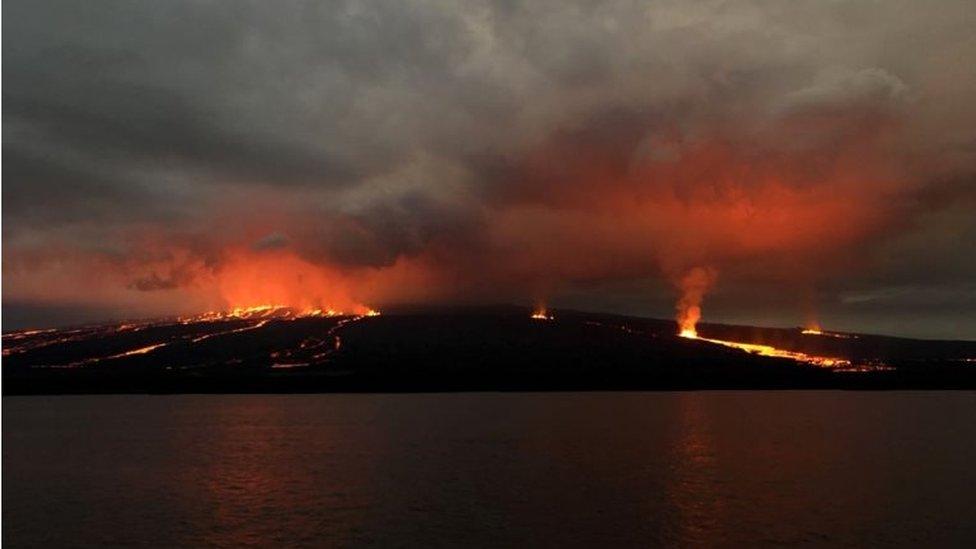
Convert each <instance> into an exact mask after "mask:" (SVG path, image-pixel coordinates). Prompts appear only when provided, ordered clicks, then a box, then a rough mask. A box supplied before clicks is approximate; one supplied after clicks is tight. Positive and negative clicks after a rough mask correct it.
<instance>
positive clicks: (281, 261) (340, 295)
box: [214, 251, 375, 315]
mask: <svg viewBox="0 0 976 549" xmlns="http://www.w3.org/2000/svg"><path fill="white" fill-rule="evenodd" d="M214 277H215V283H216V287H217V291H218V292H219V293H220V297H221V299H222V300H223V301H224V303H226V305H227V307H228V308H230V309H231V310H237V311H245V312H247V311H260V310H263V309H266V308H282V307H290V308H292V309H295V310H297V311H306V312H321V313H322V314H355V315H370V314H375V311H373V310H372V309H371V308H369V307H368V306H366V305H364V304H362V303H360V302H359V301H357V300H355V299H354V298H353V297H352V293H353V288H352V287H351V285H350V283H349V280H348V277H347V276H345V275H344V274H343V273H341V272H338V271H336V270H333V269H329V268H327V267H325V266H321V265H314V264H312V263H309V262H307V261H305V260H303V259H301V258H299V257H297V256H295V255H294V254H292V253H289V252H275V253H267V252H265V253H251V252H243V251H233V252H229V253H228V254H227V258H226V260H225V262H224V263H223V264H222V265H221V267H220V268H219V269H218V270H217V271H216V272H215V273H214ZM269 303H274V304H275V305H273V306H271V305H267V304H269Z"/></svg>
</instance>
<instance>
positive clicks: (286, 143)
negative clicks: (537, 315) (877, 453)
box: [2, 0, 976, 339]
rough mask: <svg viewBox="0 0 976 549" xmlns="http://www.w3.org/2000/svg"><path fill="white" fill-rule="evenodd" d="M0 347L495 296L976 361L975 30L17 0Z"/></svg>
mask: <svg viewBox="0 0 976 549" xmlns="http://www.w3.org/2000/svg"><path fill="white" fill-rule="evenodd" d="M4 16H5V17H4V18H3V77H4V78H3V81H4V84H5V86H4V87H3V117H4V124H3V160H5V162H4V164H3V188H2V198H3V205H2V214H3V224H2V229H3V236H2V240H3V321H4V329H9V328H14V327H17V326H26V325H49V324H64V323H71V322H79V321H82V320H86V321H87V320H94V319H98V318H102V317H104V318H108V317H113V318H124V317H131V316H147V315H155V314H164V313H183V312H198V311H202V310H206V309H213V308H220V307H228V306H238V305H254V304H260V303H283V304H290V305H295V306H321V305H326V306H335V307H337V308H342V309H347V308H349V307H353V306H355V305H357V304H367V305H370V306H382V305H384V304H396V303H418V302H419V303H478V302H508V303H524V304H526V305H531V304H534V303H537V302H546V303H548V304H550V305H551V306H557V307H558V306H565V307H575V308H580V309H595V310H606V311H615V312H622V313H631V314H642V315H647V316H656V317H669V316H672V315H673V314H674V302H675V301H676V300H677V298H678V297H679V296H680V295H681V294H682V292H687V291H688V288H687V287H686V281H687V275H688V273H689V272H692V271H693V270H694V269H696V268H701V269H707V270H708V272H711V273H715V277H714V280H710V281H709V282H710V284H709V285H708V287H707V288H704V297H703V300H704V301H703V303H702V309H703V319H704V320H706V321H732V322H746V323H756V324H777V325H800V324H804V323H808V322H819V323H821V324H823V325H824V326H825V327H828V328H835V329H848V330H859V331H866V332H881V333H894V334H900V335H914V336H921V337H944V338H967V339H976V314H974V313H976V215H974V214H976V33H974V32H973V29H974V28H976V4H974V3H973V2H972V1H965V0H958V1H957V0H943V1H940V2H922V1H920V0H915V1H905V0H892V1H885V2H882V1H869V0H863V1H841V0H831V1H827V0H821V1H798V2H779V1H762V0H726V1H717V0H716V1H701V2H689V1H677V0H674V1H650V2H635V1H605V2H586V1H581V2H574V1H565V0H559V1H556V0H553V1H547V0H538V1H530V2H518V1H509V0H506V1H496V2H491V1H464V2H448V1H402V2H369V1H350V2H326V3H311V2H308V3H305V2H238V1H206V2H205V1H197V2H186V1H166V2H128V1H126V2H109V1H106V2H75V1H65V2H54V1H48V0H42V1H37V0H30V1H22V0H12V1H8V2H5V5H4Z"/></svg>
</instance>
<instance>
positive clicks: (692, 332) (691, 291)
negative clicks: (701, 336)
mask: <svg viewBox="0 0 976 549" xmlns="http://www.w3.org/2000/svg"><path fill="white" fill-rule="evenodd" d="M717 278H718V272H717V271H716V270H715V269H713V268H711V267H695V268H693V269H691V270H690V271H688V272H687V273H685V275H684V276H683V277H681V280H679V281H678V287H679V288H680V289H681V298H680V299H678V303H677V304H676V305H675V309H677V311H678V315H677V317H676V320H677V321H678V335H680V336H681V337H687V338H692V339H694V338H696V337H698V330H696V329H695V326H696V325H697V324H698V320H699V319H701V303H702V299H703V298H704V297H705V292H707V291H708V289H709V288H711V287H712V285H714V284H715V280H716V279H717Z"/></svg>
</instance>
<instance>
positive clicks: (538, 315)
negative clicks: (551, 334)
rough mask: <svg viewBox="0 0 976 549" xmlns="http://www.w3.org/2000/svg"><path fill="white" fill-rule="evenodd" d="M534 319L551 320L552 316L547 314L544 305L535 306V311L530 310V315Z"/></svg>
mask: <svg viewBox="0 0 976 549" xmlns="http://www.w3.org/2000/svg"><path fill="white" fill-rule="evenodd" d="M531 318H533V319H535V320H552V319H553V316H552V315H550V314H548V312H547V311H546V308H545V307H544V306H540V307H536V309H535V311H533V312H532V317H531Z"/></svg>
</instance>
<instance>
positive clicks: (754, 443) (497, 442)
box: [3, 392, 976, 547]
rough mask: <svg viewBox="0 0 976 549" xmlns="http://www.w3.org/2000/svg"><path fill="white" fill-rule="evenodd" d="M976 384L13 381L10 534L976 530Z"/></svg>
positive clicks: (702, 535) (329, 542)
mask: <svg viewBox="0 0 976 549" xmlns="http://www.w3.org/2000/svg"><path fill="white" fill-rule="evenodd" d="M974 458H976V395H974V394H973V393H971V392H968V393H967V392H943V393H924V392H908V393H853V392H691V393H553V394H522V393H510V394H496V393H474V394H418V395H295V396H278V395H253V396H244V395H239V396H235V395H227V396H203V395H200V396H166V397H163V396H90V397H13V398H11V397H6V398H4V399H3V473H4V475H3V481H4V482H3V542H4V543H7V544H10V546H12V547H14V546H27V545H33V546H36V545H73V546H79V545H80V546H102V545H106V544H122V545H129V544H149V545H156V546H176V545H193V546H200V545H209V546H222V547H230V546H240V545H251V546H269V545H272V546H281V545H299V546H323V545H325V546H363V545H374V546H384V547H385V546H391V545H393V546H416V545H421V546H429V545H449V546H453V545H459V544H474V545H478V546H483V545H489V546H510V545H513V544H521V545H543V546H567V545H573V546H594V545H613V546H648V545H651V546H655V545H675V544H680V545H689V544H690V545H755V544H770V543H777V544H778V543H786V544H814V545H819V544H825V543H826V544H855V545H878V544H888V545H902V546H916V545H918V544H919V543H922V542H926V543H929V544H943V545H944V544H957V545H964V544H967V543H968V542H971V541H973V540H974V538H976V504H974V503H973V500H972V498H971V497H970V494H969V492H968V491H967V490H963V489H960V487H964V486H970V487H971V486H976V473H974V471H973V469H972V463H973V462H974Z"/></svg>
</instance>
